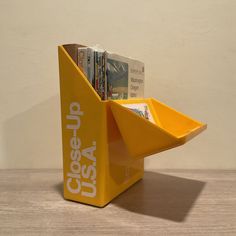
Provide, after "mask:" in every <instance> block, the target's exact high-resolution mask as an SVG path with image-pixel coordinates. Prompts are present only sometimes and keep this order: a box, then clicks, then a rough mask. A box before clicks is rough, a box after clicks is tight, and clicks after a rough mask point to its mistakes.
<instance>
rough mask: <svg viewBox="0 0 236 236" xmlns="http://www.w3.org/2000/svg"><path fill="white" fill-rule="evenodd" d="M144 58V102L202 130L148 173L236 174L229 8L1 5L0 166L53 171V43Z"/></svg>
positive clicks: (77, 1) (234, 49)
mask: <svg viewBox="0 0 236 236" xmlns="http://www.w3.org/2000/svg"><path fill="white" fill-rule="evenodd" d="M73 42H77V43H82V44H86V45H94V44H96V43H99V44H100V45H102V46H103V47H104V48H106V49H109V50H112V51H116V52H119V53H121V54H124V55H127V56H132V57H134V58H137V59H140V60H143V61H144V62H145V64H146V87H145V94H146V97H155V98H157V99H159V100H161V101H163V102H165V103H166V104H168V105H170V106H172V107H174V108H176V109H177V110H180V111H182V112H184V113H186V114H188V115H190V116H192V117H194V118H195V119H199V120H201V121H204V122H206V123H208V130H207V131H205V132H204V133H203V134H202V135H200V136H199V137H197V138H196V139H194V140H192V141H191V142H190V143H188V144H186V145H185V146H183V147H180V148H177V149H173V150H170V151H167V152H163V153H161V154H158V155H154V156H152V157H149V158H148V159H147V162H146V164H147V168H154V167H156V168H231V169H232V168H236V144H235V142H236V125H235V122H236V1H235V0H195V1H193V0H179V1H175V0H152V1H151V0H147V1H134V0H133V1H127V0H123V1H117V0H116V1H114V0H106V1H81V0H73V1H62V0H60V1H56V0H53V1H52V0H51V1H48V0H41V1H31V0H22V1H17V0H1V1H0V52H1V53H0V168H41V167H43V168H53V167H56V168H58V167H61V166H62V157H61V156H62V152H61V130H60V105H59V79H58V62H57V45H60V44H64V43H73Z"/></svg>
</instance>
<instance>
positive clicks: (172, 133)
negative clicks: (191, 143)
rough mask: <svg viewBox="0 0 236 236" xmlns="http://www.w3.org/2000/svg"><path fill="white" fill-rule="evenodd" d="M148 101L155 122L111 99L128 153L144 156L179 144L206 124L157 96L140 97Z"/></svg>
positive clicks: (112, 108) (194, 134) (136, 156)
mask: <svg viewBox="0 0 236 236" xmlns="http://www.w3.org/2000/svg"><path fill="white" fill-rule="evenodd" d="M139 101H142V102H145V103H147V104H148V106H149V108H150V110H151V111H152V113H153V116H154V118H155V122H154V123H152V122H150V121H149V120H146V119H145V118H143V117H140V116H139V115H137V114H136V113H135V112H133V111H131V110H130V109H129V108H126V107H124V106H122V103H127V102H129V100H126V101H125V102H122V101H110V107H111V110H112V113H113V115H114V118H115V120H116V123H117V126H118V127H119V130H120V132H121V135H122V137H123V139H124V141H125V143H126V145H127V148H128V150H129V153H130V155H131V156H132V157H134V158H144V157H146V156H149V155H152V154H154V153H158V152H161V151H164V150H167V149H170V148H173V147H176V146H179V145H182V144H184V143H185V142H186V141H188V140H189V139H190V138H192V137H194V136H196V135H197V134H198V133H200V131H202V130H203V129H204V128H206V125H203V124H201V123H200V122H197V121H194V120H192V119H191V118H188V117H187V116H185V115H183V114H181V113H179V112H177V111H175V110H173V109H171V108H169V107H168V106H166V105H164V104H162V103H159V102H158V101H157V100H154V99H143V100H140V99H139Z"/></svg>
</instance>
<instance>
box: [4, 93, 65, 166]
mask: <svg viewBox="0 0 236 236" xmlns="http://www.w3.org/2000/svg"><path fill="white" fill-rule="evenodd" d="M60 117H61V114H60V97H59V95H56V96H53V97H51V98H50V99H48V100H46V101H44V102H42V103H40V104H38V105H36V106H34V107H32V108H31V109H29V110H27V111H25V112H23V113H20V114H18V115H16V116H14V117H13V118H11V119H9V120H8V121H7V122H6V123H5V125H4V133H3V135H4V140H5V150H6V156H5V158H6V160H4V163H6V164H5V166H6V168H55V167H57V168H60V167H61V166H62V146H61V124H60Z"/></svg>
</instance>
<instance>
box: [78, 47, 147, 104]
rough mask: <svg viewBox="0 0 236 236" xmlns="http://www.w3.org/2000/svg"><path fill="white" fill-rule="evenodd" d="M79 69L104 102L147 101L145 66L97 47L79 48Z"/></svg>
mask: <svg viewBox="0 0 236 236" xmlns="http://www.w3.org/2000/svg"><path fill="white" fill-rule="evenodd" d="M77 62H78V66H79V67H80V69H81V70H82V71H83V73H84V74H85V76H86V77H87V79H88V80H89V82H90V83H91V84H92V86H93V87H94V89H95V90H96V92H97V93H98V94H99V96H100V97H101V99H102V100H107V99H109V100H117V99H119V100H120V99H130V98H143V97H144V63H143V62H141V61H138V60H134V59H131V58H128V57H124V56H121V55H118V54H115V53H111V52H108V51H106V50H104V49H100V48H98V47H78V60H77Z"/></svg>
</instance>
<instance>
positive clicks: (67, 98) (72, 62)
mask: <svg viewBox="0 0 236 236" xmlns="http://www.w3.org/2000/svg"><path fill="white" fill-rule="evenodd" d="M77 46H78V45H64V46H59V47H58V54H59V70H60V91H61V120H62V142H63V170H64V197H65V199H69V200H73V201H78V202H82V203H86V204H91V205H94V206H99V207H103V206H105V205H106V204H107V203H109V202H110V201H111V200H112V199H113V198H114V197H116V196H117V195H119V194H120V193H121V192H123V191H124V190H126V189H127V188H128V187H130V186H131V185H132V184H134V183H135V182H136V181H138V180H139V179H141V178H142V177H143V173H144V157H146V156H149V155H151V154H154V153H158V152H161V151H164V150H167V149H170V148H173V147H176V146H179V145H182V144H184V143H185V142H187V141H188V140H190V139H191V138H193V137H194V136H196V135H197V134H199V133H200V132H201V131H202V130H204V129H205V128H206V125H205V124H202V123H200V122H198V121H195V120H193V119H191V118H189V117H187V116H185V115H183V114H181V113H179V112H177V111H175V110H173V109H172V108H170V107H168V106H166V105H165V104H163V103H160V102H159V101H157V100H155V99H153V98H147V99H132V100H130V99H128V100H117V101H114V100H113V101H111V100H107V101H102V100H101V98H100V97H99V95H98V94H97V93H96V91H95V90H94V88H93V87H92V86H91V84H90V83H89V81H88V80H87V78H86V77H85V76H84V74H83V73H82V72H81V70H80V69H79V67H78V66H77V64H76V56H75V55H76V54H75V50H76V47H77ZM123 103H147V104H148V106H149V108H150V110H151V113H152V115H153V117H154V120H155V123H156V124H154V123H151V122H150V121H148V120H146V119H144V118H142V117H140V116H138V115H137V114H135V113H134V112H132V111H130V110H129V109H128V108H126V107H124V106H122V104H123Z"/></svg>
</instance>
